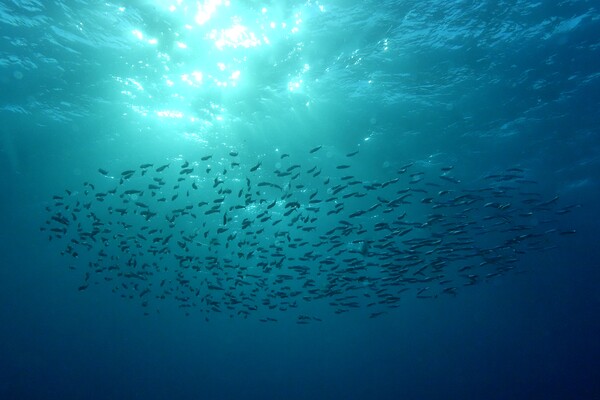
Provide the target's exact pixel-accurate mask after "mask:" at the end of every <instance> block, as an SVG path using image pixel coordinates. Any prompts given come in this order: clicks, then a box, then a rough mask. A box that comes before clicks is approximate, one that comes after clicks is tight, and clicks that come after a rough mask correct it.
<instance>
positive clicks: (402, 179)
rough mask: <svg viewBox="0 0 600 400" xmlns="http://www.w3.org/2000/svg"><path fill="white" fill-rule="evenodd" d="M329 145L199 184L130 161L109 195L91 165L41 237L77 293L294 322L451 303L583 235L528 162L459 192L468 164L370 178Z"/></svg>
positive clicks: (53, 200)
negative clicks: (406, 302)
mask: <svg viewBox="0 0 600 400" xmlns="http://www.w3.org/2000/svg"><path fill="white" fill-rule="evenodd" d="M321 149H322V145H319V146H315V147H312V148H310V150H308V153H309V154H311V155H312V156H310V157H309V158H310V164H309V165H306V164H305V162H306V151H304V153H303V154H304V156H302V154H295V153H294V152H289V153H283V154H281V155H280V157H279V160H278V161H279V162H278V165H277V166H276V167H272V168H270V167H269V162H267V161H266V160H268V158H266V159H264V160H263V159H261V160H258V161H257V162H256V163H255V164H252V163H250V164H247V163H245V162H244V160H243V158H236V157H238V152H237V151H234V150H230V151H229V153H226V154H225V156H224V158H223V159H219V166H217V167H215V168H212V167H210V166H208V167H207V168H206V169H204V167H203V168H202V170H201V171H203V173H201V174H199V175H192V174H193V167H192V166H191V163H189V162H187V161H185V162H184V163H183V164H182V165H181V168H179V169H178V171H179V173H174V174H169V173H163V171H164V170H165V169H167V168H169V165H170V164H164V165H161V166H159V167H157V168H155V167H154V165H159V164H157V163H155V162H152V160H149V161H150V162H145V163H139V162H137V163H135V164H134V165H139V167H135V166H134V167H132V168H130V169H126V170H124V171H123V172H122V173H121V176H120V178H121V179H120V180H119V182H118V184H117V183H115V184H114V185H107V183H110V182H112V181H107V180H106V179H104V178H102V177H98V176H97V174H96V172H95V171H94V170H93V171H92V172H93V174H92V176H93V175H96V179H94V178H90V177H86V180H85V181H83V183H82V184H81V185H78V186H77V185H76V187H72V186H71V187H69V188H68V189H65V188H61V187H60V186H58V187H57V188H56V190H55V191H54V192H55V193H58V194H55V195H53V196H50V198H49V199H48V201H47V202H46V203H45V204H44V205H43V215H44V218H43V219H42V220H41V221H40V229H39V231H40V232H41V234H43V235H44V240H50V241H52V242H53V246H52V249H54V248H56V249H57V251H58V252H59V253H60V255H61V256H64V257H67V260H68V262H67V263H68V265H69V266H70V268H69V270H70V271H71V273H74V274H81V275H83V280H82V281H81V280H80V281H79V282H80V283H79V285H74V289H77V290H79V291H81V292H84V291H86V290H87V289H88V287H89V285H94V287H97V288H98V290H101V288H105V289H107V290H110V291H112V292H113V293H115V294H116V295H118V296H121V297H123V298H124V299H127V301H134V302H136V303H137V304H138V306H139V307H140V309H141V312H142V313H143V314H144V315H148V313H149V312H151V310H152V309H160V308H161V303H162V302H171V304H175V305H176V307H177V308H179V309H181V310H182V311H181V312H182V315H185V316H187V315H191V313H194V312H198V313H200V314H203V317H206V319H209V320H210V319H214V317H215V315H218V314H220V313H222V314H224V315H223V316H225V315H227V316H229V315H231V317H232V318H235V317H238V318H244V319H246V318H255V319H257V320H264V321H266V322H270V323H279V321H281V320H282V319H285V318H279V316H280V315H281V314H291V315H292V316H293V317H294V318H293V319H292V320H296V321H297V322H298V323H300V324H307V323H314V322H319V321H322V320H323V318H324V316H323V318H322V317H321V316H319V317H316V316H313V315H312V313H311V311H310V310H311V309H325V308H329V310H330V313H329V314H330V315H332V317H335V316H336V315H343V314H347V313H354V312H357V313H360V312H361V310H362V309H368V310H369V313H363V314H364V316H365V318H366V317H369V318H377V317H380V316H382V315H384V314H391V313H392V310H393V309H394V308H396V307H398V306H399V305H400V304H401V298H404V297H407V296H409V297H414V298H418V299H432V300H433V299H437V300H438V301H444V300H443V299H444V298H448V297H449V296H457V295H460V294H461V290H459V289H460V288H464V289H462V290H467V287H469V286H473V285H475V284H485V282H488V281H492V280H494V279H497V278H498V277H500V276H506V275H508V274H510V273H513V271H517V272H518V270H519V263H518V261H519V260H520V258H521V257H522V255H523V254H525V253H528V252H537V251H550V250H551V249H552V248H553V247H555V246H556V242H557V241H559V240H569V236H570V235H575V234H577V231H576V230H575V229H570V228H569V227H568V225H567V224H566V223H563V222H561V221H562V218H564V216H568V217H570V215H569V214H571V213H574V212H577V210H580V209H581V208H582V207H581V205H572V204H571V205H563V204H561V203H562V200H561V198H560V196H559V195H558V194H554V193H553V194H551V195H550V196H547V195H546V194H545V193H541V192H539V191H538V190H539V189H538V188H537V187H538V186H540V185H539V184H538V183H537V182H533V181H532V180H529V179H525V176H524V171H523V170H521V169H520V168H516V167H511V168H508V169H506V170H499V171H492V173H486V172H485V171H482V176H485V177H486V178H485V179H482V180H479V181H474V182H463V180H462V179H461V177H460V171H461V166H460V165H447V166H442V167H441V168H439V169H438V170H437V173H431V169H429V168H423V167H422V165H423V164H421V163H419V162H408V163H402V162H399V164H404V165H402V166H401V167H400V168H398V169H396V168H390V169H389V171H388V170H386V171H384V172H382V173H381V174H379V175H378V176H370V172H369V171H370V169H369V168H368V167H367V166H365V167H364V168H363V167H362V165H361V166H360V168H357V165H358V164H353V163H352V164H351V163H349V161H348V160H349V158H351V157H354V156H356V155H357V154H358V150H356V151H354V152H351V153H346V154H344V153H339V154H338V153H336V152H335V151H333V152H331V154H329V153H328V154H326V155H325V154H324V153H323V152H320V151H319V150H321ZM227 154H229V157H230V158H229V159H227ZM276 154H277V153H276ZM207 157H208V158H207ZM212 157H213V156H212V155H210V156H204V157H203V158H206V159H205V160H204V161H208V160H210V159H212ZM275 157H276V156H275ZM276 158H277V157H276ZM234 159H235V163H234V162H233V160H234ZM201 160H202V158H201ZM343 160H345V161H343ZM263 162H264V164H263ZM221 164H222V165H228V164H230V165H231V166H232V167H231V168H223V167H222V165H221ZM234 166H235V168H233V167H234ZM334 167H335V168H334ZM349 168H353V169H352V171H353V173H352V174H348V173H344V172H345V171H344V170H346V169H349ZM140 170H141V173H139V174H137V175H136V172H138V171H140ZM204 171H205V172H204ZM98 173H100V175H102V176H107V175H108V174H109V172H108V170H105V169H102V168H99V169H98ZM134 175H135V178H134V179H130V178H132V177H133V176H134ZM96 180H97V182H96ZM210 183H212V185H211V184H210ZM56 185H58V184H56ZM107 186H108V187H107ZM82 295H87V293H85V294H82ZM448 295H449V296H448ZM309 303H310V304H314V305H319V307H318V308H312V307H313V306H312V305H309ZM321 306H323V307H324V308H321ZM207 316H210V317H211V318H208V317H207ZM335 318H342V316H339V317H335ZM287 320H290V319H287Z"/></svg>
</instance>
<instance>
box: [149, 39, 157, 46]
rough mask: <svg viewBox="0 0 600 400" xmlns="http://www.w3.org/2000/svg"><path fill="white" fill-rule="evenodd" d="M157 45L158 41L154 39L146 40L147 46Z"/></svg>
mask: <svg viewBox="0 0 600 400" xmlns="http://www.w3.org/2000/svg"><path fill="white" fill-rule="evenodd" d="M157 43H158V40H156V39H148V44H151V45H155V44H157Z"/></svg>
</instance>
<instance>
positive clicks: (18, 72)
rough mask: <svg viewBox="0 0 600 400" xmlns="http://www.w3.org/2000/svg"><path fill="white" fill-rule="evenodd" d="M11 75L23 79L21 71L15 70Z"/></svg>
mask: <svg viewBox="0 0 600 400" xmlns="http://www.w3.org/2000/svg"><path fill="white" fill-rule="evenodd" d="M13 77H14V78H15V79H19V80H20V79H23V73H22V72H21V71H15V72H13Z"/></svg>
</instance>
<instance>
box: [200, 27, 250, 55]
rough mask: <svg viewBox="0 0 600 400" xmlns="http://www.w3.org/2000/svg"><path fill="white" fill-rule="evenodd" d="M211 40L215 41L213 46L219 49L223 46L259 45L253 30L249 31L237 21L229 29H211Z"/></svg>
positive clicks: (247, 46)
mask: <svg viewBox="0 0 600 400" xmlns="http://www.w3.org/2000/svg"><path fill="white" fill-rule="evenodd" d="M208 37H209V38H210V39H211V40H213V41H214V42H215V46H217V48H218V49H219V50H223V48H225V47H232V48H234V49H235V48H237V47H240V46H241V47H246V48H249V47H256V46H260V44H261V42H260V39H258V38H257V37H256V35H255V34H254V32H250V31H249V30H248V28H247V27H245V26H244V25H241V24H239V23H234V25H233V26H232V27H231V28H229V29H221V30H219V31H217V30H216V29H213V30H212V31H211V32H210V34H209V36H208Z"/></svg>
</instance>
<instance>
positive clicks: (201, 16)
mask: <svg viewBox="0 0 600 400" xmlns="http://www.w3.org/2000/svg"><path fill="white" fill-rule="evenodd" d="M196 4H197V5H198V9H197V12H196V17H195V18H194V20H195V21H196V23H197V24H198V25H204V24H205V23H206V22H207V21H208V20H209V19H210V18H211V17H212V15H213V14H214V13H215V12H216V11H217V7H218V6H221V5H224V6H225V7H228V6H229V4H230V2H229V1H228V0H225V1H223V0H204V4H200V2H196Z"/></svg>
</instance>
